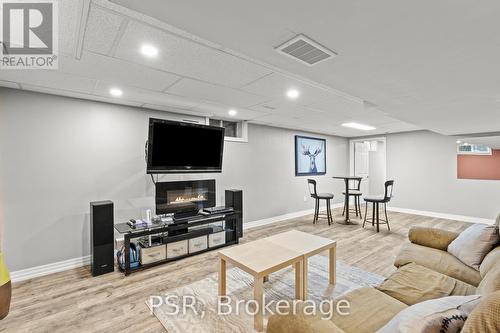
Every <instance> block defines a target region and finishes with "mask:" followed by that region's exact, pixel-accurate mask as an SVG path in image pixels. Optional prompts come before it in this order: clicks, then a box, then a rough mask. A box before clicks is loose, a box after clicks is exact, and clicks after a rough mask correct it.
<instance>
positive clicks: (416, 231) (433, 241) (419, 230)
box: [408, 227, 459, 251]
mask: <svg viewBox="0 0 500 333" xmlns="http://www.w3.org/2000/svg"><path fill="white" fill-rule="evenodd" d="M458 235H459V234H458V233H456V232H453V231H448V230H443V229H438V228H428V227H411V228H410V231H409V232H408V239H409V240H410V242H412V243H415V244H418V245H422V246H427V247H432V248H434V249H438V250H443V251H446V250H447V249H448V245H450V243H451V242H452V241H454V240H455V238H457V237H458Z"/></svg>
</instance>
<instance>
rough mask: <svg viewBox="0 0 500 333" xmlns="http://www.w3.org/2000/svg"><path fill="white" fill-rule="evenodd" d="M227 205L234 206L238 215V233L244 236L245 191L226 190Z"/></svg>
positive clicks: (239, 235)
mask: <svg viewBox="0 0 500 333" xmlns="http://www.w3.org/2000/svg"><path fill="white" fill-rule="evenodd" d="M225 198H226V207H233V208H234V210H235V211H236V213H237V214H238V217H237V218H236V226H235V227H236V235H237V236H238V238H240V237H243V191H242V190H226V193H225Z"/></svg>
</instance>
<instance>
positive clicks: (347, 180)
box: [332, 176, 363, 224]
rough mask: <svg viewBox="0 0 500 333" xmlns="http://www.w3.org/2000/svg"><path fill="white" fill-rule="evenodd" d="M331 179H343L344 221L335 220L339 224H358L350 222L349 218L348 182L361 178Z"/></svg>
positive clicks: (339, 177)
mask: <svg viewBox="0 0 500 333" xmlns="http://www.w3.org/2000/svg"><path fill="white" fill-rule="evenodd" d="M332 178H333V179H343V180H344V182H345V201H344V205H345V221H339V220H336V222H337V223H340V224H358V223H357V222H352V221H351V219H350V218H349V181H350V180H361V179H363V177H357V176H334V177H332Z"/></svg>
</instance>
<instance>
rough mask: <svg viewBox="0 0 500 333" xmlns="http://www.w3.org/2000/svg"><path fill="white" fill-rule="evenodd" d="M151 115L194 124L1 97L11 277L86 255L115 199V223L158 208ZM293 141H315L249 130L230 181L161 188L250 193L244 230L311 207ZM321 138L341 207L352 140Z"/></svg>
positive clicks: (47, 99)
mask: <svg viewBox="0 0 500 333" xmlns="http://www.w3.org/2000/svg"><path fill="white" fill-rule="evenodd" d="M149 117H158V118H165V119H172V118H176V119H187V118H189V119H192V118H196V117H190V116H182V115H175V114H169V113H166V112H160V111H152V110H144V109H138V108H133V107H125V106H118V105H111V104H104V103H98V102H90V101H84V100H78V99H70V98H65V97H58V96H51V95H43V94H37V93H31V92H23V91H18V90H11V89H6V88H1V89H0V156H1V158H0V198H2V197H3V199H1V202H0V208H1V207H3V210H0V220H2V219H3V220H4V223H3V224H4V234H3V243H2V244H3V250H4V251H5V256H6V260H7V264H8V265H9V268H10V269H11V271H16V270H20V269H24V268H29V267H34V266H39V265H44V264H48V263H52V262H57V261H62V260H65V259H71V258H77V257H81V256H85V255H87V254H88V253H89V202H90V201H94V200H106V199H109V200H112V201H114V203H115V222H123V221H126V220H128V219H130V218H134V217H135V218H137V217H140V215H141V211H143V210H144V209H147V208H152V207H154V188H153V185H152V183H151V179H150V177H149V176H147V175H146V173H145V162H144V143H145V140H146V138H147V127H148V126H147V125H148V118H149ZM295 134H308V133H298V132H296V131H292V130H286V129H278V128H272V127H266V126H256V125H250V126H249V143H235V142H226V145H225V154H224V164H223V173H222V174H215V175H214V174H211V175H210V174H207V175H184V176H178V175H170V176H164V177H162V178H161V180H180V179H202V178H215V179H216V180H217V190H218V202H219V203H222V202H223V190H224V189H227V188H239V189H242V190H243V191H244V194H243V195H244V217H245V221H246V222H248V221H254V220H259V219H263V218H268V217H273V216H278V215H282V214H286V213H291V212H296V211H302V210H306V209H311V208H312V207H313V205H312V202H311V201H310V200H309V199H308V200H307V201H304V199H303V197H304V196H306V195H307V187H306V177H295V174H294V135H295ZM313 135H314V134H313ZM314 136H318V137H324V138H326V139H327V150H328V151H327V158H328V165H327V171H328V174H327V175H326V176H323V177H318V178H319V179H320V184H319V185H320V190H321V191H332V192H334V193H336V194H337V195H336V202H340V201H342V197H341V196H340V193H341V191H342V183H341V182H339V181H334V180H333V179H331V177H330V176H332V175H333V174H344V173H346V172H347V155H348V143H347V140H346V139H344V138H338V137H327V136H324V135H314Z"/></svg>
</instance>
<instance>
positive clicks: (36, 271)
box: [10, 256, 90, 282]
mask: <svg viewBox="0 0 500 333" xmlns="http://www.w3.org/2000/svg"><path fill="white" fill-rule="evenodd" d="M86 265H90V256H85V257H80V258H73V259H68V260H64V261H59V262H55V263H52V264H47V265H42V266H35V267H31V268H26V269H22V270H19V271H15V272H11V273H10V278H11V280H12V282H20V281H25V280H29V279H33V278H36V277H40V276H44V275H48V274H52V273H57V272H62V271H66V270H68V269H73V268H79V267H82V266H86Z"/></svg>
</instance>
